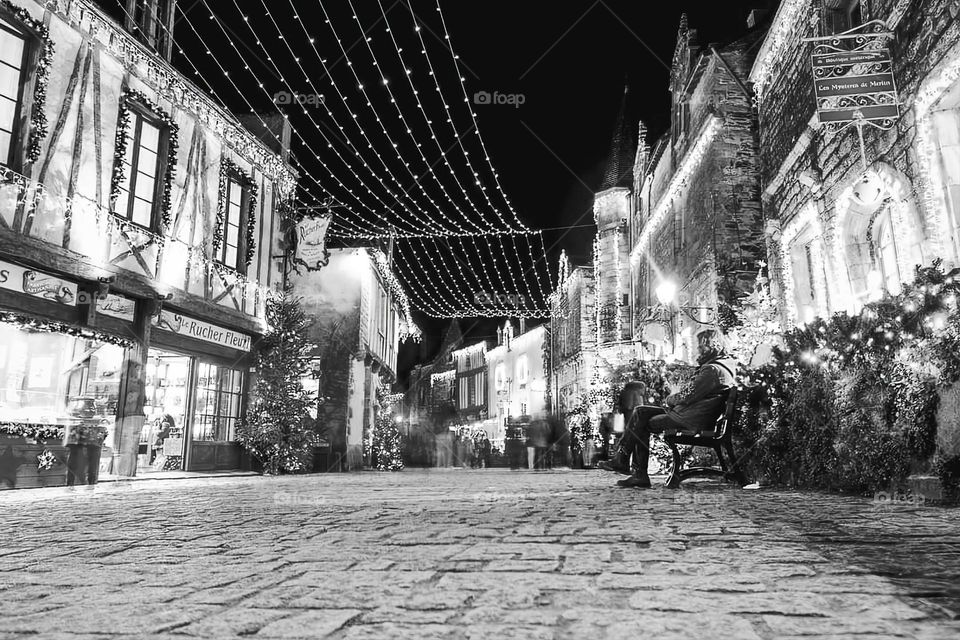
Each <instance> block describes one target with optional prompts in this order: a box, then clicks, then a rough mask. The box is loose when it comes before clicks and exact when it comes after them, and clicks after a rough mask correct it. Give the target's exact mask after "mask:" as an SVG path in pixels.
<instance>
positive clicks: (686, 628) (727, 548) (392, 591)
mask: <svg viewBox="0 0 960 640" xmlns="http://www.w3.org/2000/svg"><path fill="white" fill-rule="evenodd" d="M615 479H616V478H615V477H614V476H613V475H612V474H608V473H605V472H599V471H556V472H542V473H535V472H528V471H521V472H510V471H506V470H502V471H501V470H496V469H494V470H476V471H468V470H454V471H433V472H430V471H418V470H407V471H404V472H402V473H396V474H381V473H354V474H342V475H340V474H327V475H314V476H301V477H278V478H259V477H256V478H250V477H243V478H214V479H188V480H176V481H141V482H128V483H122V482H121V483H112V484H110V485H99V486H97V487H95V488H93V489H92V490H90V489H84V488H78V489H77V490H74V491H72V492H71V491H68V490H67V489H46V490H27V491H9V492H2V493H0V523H2V524H3V529H4V531H3V534H2V537H0V640H3V639H6V638H27V637H34V638H70V639H79V638H107V637H109V638H164V639H178V640H191V639H196V638H234V637H252V638H258V639H259V638H336V639H358V638H496V639H499V638H533V639H538V638H571V639H576V640H583V639H590V640H592V639H594V638H616V639H626V638H636V637H651V638H803V639H805V640H810V639H812V638H818V637H820V638H827V637H829V638H871V639H872V638H893V637H897V638H929V639H934V638H942V639H944V640H946V639H948V638H949V639H956V638H960V617H958V615H957V614H958V613H960V580H958V578H960V527H958V524H960V511H958V510H956V509H941V508H937V507H933V506H929V505H922V504H909V503H906V502H897V501H882V502H881V501H878V500H871V499H869V498H843V497H836V496H826V495H821V494H811V493H797V492H790V491H773V490H760V491H749V490H740V489H737V488H735V487H729V486H723V485H719V484H716V483H714V482H710V483H699V484H696V485H692V484H691V485H689V486H688V485H685V486H684V488H682V489H680V490H679V491H670V490H667V489H662V488H655V489H652V490H650V491H638V490H626V489H614V488H612V487H611V485H612V483H613V482H614V480H615Z"/></svg>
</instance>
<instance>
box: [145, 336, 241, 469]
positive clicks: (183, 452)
mask: <svg viewBox="0 0 960 640" xmlns="http://www.w3.org/2000/svg"><path fill="white" fill-rule="evenodd" d="M146 395H147V402H146V405H145V406H144V414H145V415H146V422H145V423H144V427H143V431H141V434H140V451H139V457H138V461H137V462H138V469H139V470H140V471H169V470H182V469H183V468H184V458H185V457H189V456H190V455H192V454H191V453H190V451H191V450H193V451H195V450H194V449H192V448H191V447H189V443H191V442H211V443H212V442H230V441H233V440H234V438H235V433H236V424H237V420H239V418H240V412H241V410H242V405H243V397H242V396H243V372H242V371H240V370H238V369H232V368H229V367H225V366H221V365H217V364H213V363H210V362H205V361H202V360H200V359H199V358H196V357H191V356H187V355H182V354H177V353H172V352H167V351H161V350H159V349H151V350H150V353H149V356H148V358H147V385H146ZM188 441H189V442H188Z"/></svg>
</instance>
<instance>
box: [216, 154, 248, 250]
mask: <svg viewBox="0 0 960 640" xmlns="http://www.w3.org/2000/svg"><path fill="white" fill-rule="evenodd" d="M230 176H233V177H234V178H239V180H238V182H239V183H240V185H241V186H242V187H243V188H245V189H247V190H248V191H249V194H250V195H249V197H248V198H247V238H246V239H247V255H246V262H247V264H248V265H249V264H250V263H251V262H253V254H254V251H256V248H257V244H256V241H255V240H254V239H253V237H254V234H256V232H257V195H258V194H259V188H258V187H257V183H256V182H255V181H254V179H253V177H252V176H250V175H247V173H246V172H244V171H243V169H241V168H240V167H239V166H238V165H237V164H236V163H235V162H233V161H232V160H230V159H229V158H224V159H223V161H222V162H221V163H220V188H219V195H218V206H217V223H216V226H214V228H213V253H214V255H216V253H217V251H219V250H220V246H221V245H222V244H223V227H224V224H225V222H226V219H227V206H228V199H229V194H228V193H227V188H228V186H229V184H230Z"/></svg>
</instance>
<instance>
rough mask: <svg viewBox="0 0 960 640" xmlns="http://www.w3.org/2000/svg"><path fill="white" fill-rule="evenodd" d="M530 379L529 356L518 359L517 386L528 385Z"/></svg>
mask: <svg viewBox="0 0 960 640" xmlns="http://www.w3.org/2000/svg"><path fill="white" fill-rule="evenodd" d="M529 377H530V366H529V363H528V362H527V356H520V357H519V358H517V384H526V383H527V382H528V380H529Z"/></svg>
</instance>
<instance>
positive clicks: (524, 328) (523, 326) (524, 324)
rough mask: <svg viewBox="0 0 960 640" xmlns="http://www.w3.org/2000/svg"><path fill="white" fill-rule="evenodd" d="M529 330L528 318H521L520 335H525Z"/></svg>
mask: <svg viewBox="0 0 960 640" xmlns="http://www.w3.org/2000/svg"><path fill="white" fill-rule="evenodd" d="M526 332H527V319H526V318H520V335H523V334H525V333H526Z"/></svg>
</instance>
